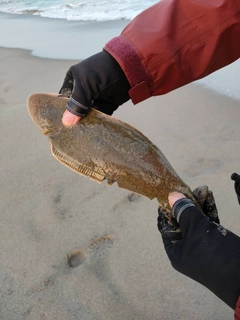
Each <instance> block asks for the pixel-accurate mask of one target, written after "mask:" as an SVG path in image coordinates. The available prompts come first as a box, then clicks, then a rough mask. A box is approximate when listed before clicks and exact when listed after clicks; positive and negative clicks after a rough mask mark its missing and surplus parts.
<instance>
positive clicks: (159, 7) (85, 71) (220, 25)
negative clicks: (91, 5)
mask: <svg viewBox="0 0 240 320" xmlns="http://www.w3.org/2000/svg"><path fill="white" fill-rule="evenodd" d="M239 37H240V3H239V1H238V0H162V1H160V2H158V3H157V4H155V5H154V6H152V7H150V8H148V9H147V10H144V11H143V12H142V13H141V14H139V15H138V16H136V17H135V18H134V19H133V20H132V21H131V22H130V23H129V24H128V25H127V26H126V28H125V29H124V30H123V31H122V33H121V35H120V36H119V37H115V38H113V39H112V40H110V41H109V42H108V43H107V44H106V45H105V47H104V50H103V52H105V56H104V59H103V60H102V58H103V53H99V54H97V55H95V56H93V57H90V58H88V59H86V60H84V61H83V62H82V63H80V64H78V65H75V66H73V67H72V68H70V70H69V71H68V73H67V77H66V78H65V81H64V85H63V87H62V88H61V90H64V88H66V86H67V85H68V84H69V83H68V79H70V82H71V83H70V87H71V90H73V91H72V96H71V98H70V101H69V105H68V107H67V109H68V111H67V114H68V115H69V112H71V113H72V115H75V117H82V116H84V115H86V114H87V111H88V110H89V108H90V107H92V106H94V104H97V103H96V99H99V100H101V101H102V105H101V106H100V107H99V110H102V109H103V112H105V111H104V110H106V109H108V110H111V111H110V112H113V111H114V110H115V109H116V108H117V107H118V106H119V105H120V104H122V103H124V102H126V101H127V100H128V99H129V98H131V100H132V102H133V103H134V104H136V103H139V102H141V101H143V100H145V99H147V98H149V97H151V96H156V95H161V94H165V93H167V92H170V91H172V90H174V89H176V88H179V87H181V86H183V85H186V84H188V83H190V82H192V81H195V80H197V79H200V78H202V77H205V76H207V75H208V74H210V73H212V72H214V71H216V70H218V69H220V68H222V67H224V66H226V65H228V64H230V63H232V62H233V61H235V60H236V59H238V58H239V57H240V45H239ZM107 52H108V54H109V55H108V56H107V55H106V54H107ZM110 56H111V57H112V60H111V59H110ZM105 59H106V61H105ZM115 71H116V72H117V74H118V75H117V76H116V77H112V74H114V75H116V72H115ZM120 74H121V76H120V78H121V79H124V81H123V82H121V81H119V75H120ZM112 84H113V85H112ZM109 85H110V86H109ZM96 89H97V90H96ZM105 89H107V90H105ZM71 90H70V91H71ZM120 91H121V92H120ZM121 96H122V97H123V98H122V99H120V101H118V99H119V97H121ZM92 101H93V102H94V103H93V104H92ZM109 103H110V104H113V108H111V106H109V105H108V106H107V107H104V104H106V105H107V104H109ZM73 119H74V116H73V117H72V119H71V121H70V122H69V123H68V124H71V122H72V121H74V120H73ZM78 120H79V118H78ZM63 122H64V121H63ZM64 124H67V122H65V123H64Z"/></svg>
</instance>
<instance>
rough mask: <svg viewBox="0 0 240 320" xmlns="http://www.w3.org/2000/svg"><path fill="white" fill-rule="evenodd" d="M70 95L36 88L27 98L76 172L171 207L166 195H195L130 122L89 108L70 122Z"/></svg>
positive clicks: (45, 131) (56, 153) (57, 151)
mask: <svg viewBox="0 0 240 320" xmlns="http://www.w3.org/2000/svg"><path fill="white" fill-rule="evenodd" d="M67 102H68V98H66V97H63V96H62V95H58V94H47V93H35V94H32V95H30V96H29V97H28V111H29V114H30V116H31V118H32V120H33V122H34V123H35V124H36V125H37V126H38V127H39V128H40V130H41V132H42V133H43V134H44V135H46V136H47V137H48V139H49V141H50V146H51V151H52V154H53V156H54V157H55V158H56V159H57V160H58V161H59V162H61V163H62V164H64V165H66V166H67V167H69V168H70V169H72V170H74V171H75V172H77V173H79V174H80V175H83V176H85V177H89V178H90V179H92V180H94V181H96V182H98V183H101V182H102V181H103V180H107V182H108V184H109V185H112V184H113V183H114V182H117V184H118V186H119V187H120V188H124V189H127V190H130V191H132V192H134V193H138V194H141V195H143V196H146V197H148V198H150V199H154V198H156V199H157V200H158V202H159V204H160V206H162V207H164V208H166V209H167V210H168V211H170V208H169V206H168V194H169V193H170V192H172V191H179V192H182V193H183V194H184V195H185V196H186V197H188V198H190V199H192V200H193V201H194V202H195V203H196V200H195V198H194V196H193V194H192V192H191V189H190V188H189V187H188V186H187V185H186V184H185V183H184V182H183V180H182V179H181V178H180V177H179V176H178V174H177V173H176V171H175V170H174V169H173V167H172V166H171V164H170V163H169V161H168V160H167V159H166V157H165V156H164V154H163V153H162V152H161V150H160V149H159V148H158V147H157V146H155V145H154V144H153V143H152V142H151V141H150V140H149V139H148V138H147V137H145V136H144V135H143V134H142V133H141V132H140V131H138V130H137V129H135V128H134V127H132V126H130V125H129V124H127V123H125V122H123V121H120V120H118V119H116V118H114V117H112V116H108V115H106V114H104V113H102V112H100V111H97V110H95V109H91V110H90V111H89V113H88V114H87V116H86V117H84V118H82V119H81V120H80V121H79V122H78V123H77V124H75V125H73V126H70V127H66V126H64V125H63V124H62V121H61V119H62V115H63V113H64V111H65V110H66V105H67Z"/></svg>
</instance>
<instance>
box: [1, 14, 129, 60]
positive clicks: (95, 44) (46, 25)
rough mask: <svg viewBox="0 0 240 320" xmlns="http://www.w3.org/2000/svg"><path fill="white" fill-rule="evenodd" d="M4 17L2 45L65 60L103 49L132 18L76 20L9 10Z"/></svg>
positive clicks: (79, 57) (77, 58)
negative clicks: (12, 12)
mask: <svg viewBox="0 0 240 320" xmlns="http://www.w3.org/2000/svg"><path fill="white" fill-rule="evenodd" d="M0 20H1V21H2V23H3V25H4V28H1V30H0V46H1V47H6V48H21V49H26V50H31V51H32V55H34V56H39V57H42V58H51V59H64V60H66V59H67V60H82V59H85V58H87V57H88V56H90V55H93V54H95V53H97V52H99V51H101V50H102V48H103V46H104V45H105V43H106V42H107V41H109V40H110V39H112V38H113V37H115V36H118V35H119V34H120V32H121V31H122V29H123V28H124V27H125V26H126V25H127V23H128V20H117V21H99V22H97V21H73V20H64V19H51V18H44V17H40V16H33V15H27V14H21V15H16V14H8V13H0ZM16 30H17V34H16ZM85 44H86V45H85Z"/></svg>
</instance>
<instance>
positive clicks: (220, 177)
mask: <svg viewBox="0 0 240 320" xmlns="http://www.w3.org/2000/svg"><path fill="white" fill-rule="evenodd" d="M5 18H6V21H9V19H8V18H7V16H6V15H5ZM19 19H20V18H19ZM46 23H47V22H46ZM49 27H50V28H51V26H49ZM71 28H72V29H73V30H74V28H73V26H72V27H71ZM65 31H66V29H65ZM1 32H3V31H1ZM6 32H8V31H7V30H6ZM74 32H75V33H76V30H75V31H74ZM92 32H93V31H92ZM5 36H6V35H5ZM6 38H7V36H6ZM110 38H111V37H110ZM16 39H17V35H16ZM29 39H30V38H29ZM5 40H6V41H5ZM5 40H4V39H3V40H2V39H1V41H2V42H1V41H0V46H2V47H1V48H0V61H1V65H0V145H1V149H0V165H1V171H0V184H1V189H0V190H1V202H0V216H1V218H0V243H1V249H0V265H1V268H0V319H1V320H25V319H27V320H28V319H31V320H40V319H46V320H76V319H78V320H110V319H114V320H170V319H179V320H200V319H201V320H203V319H204V320H209V319H211V320H219V319H223V320H230V319H233V311H232V310H231V309H230V308H229V307H228V306H226V305H225V304H224V303H223V302H221V301H220V300H219V299H218V298H217V297H216V296H214V295H213V294H212V293H211V292H209V291H208V290H207V289H206V288H204V287H203V286H201V285H200V284H198V283H196V282H194V281H192V280H191V279H188V278H187V277H185V276H183V275H181V274H179V273H177V272H176V271H175V270H174V269H173V268H172V266H171V264H170V262H169V260H168V258H167V256H166V253H165V251H164V248H163V244H162V240H161V236H160V234H159V232H158V229H157V206H158V205H157V201H156V200H153V201H150V200H149V199H148V198H145V197H143V196H132V195H131V193H130V192H129V191H126V190H123V189H120V188H118V187H117V185H113V186H112V187H109V186H107V184H106V183H103V184H101V185H100V184H97V183H96V182H93V181H91V180H89V179H87V178H84V177H82V176H80V175H78V174H76V173H74V172H72V171H71V170H69V169H68V168H67V167H65V166H63V165H61V164H60V163H59V162H57V161H56V160H55V159H54V158H53V157H52V155H51V152H50V148H49V142H48V141H47V139H46V137H44V136H43V135H42V134H41V133H40V131H39V130H38V128H37V127H36V126H35V124H34V123H33V122H32V121H31V119H30V117H29V115H28V112H27V107H26V102H27V97H28V95H29V94H31V93H34V92H58V90H59V88H60V87H61V84H62V81H63V78H64V76H65V73H66V71H67V70H68V68H69V67H70V66H71V65H73V64H75V63H77V62H78V61H79V60H78V59H77V58H74V60H69V59H68V60H63V59H60V58H59V57H57V58H58V59H53V58H52V57H51V59H47V58H40V57H37V56H33V55H32V54H31V51H28V50H23V49H17V47H21V44H20V43H18V44H17V45H16V47H15V48H13V47H14V46H13V45H11V44H10V43H8V44H7V39H5ZM4 41H5V42H4ZM12 41H13V40H12ZM45 41H46V44H47V45H48V46H49V47H50V46H51V41H50V42H49V39H47V38H46V39H45ZM3 42H4V43H3ZM87 44H88V43H87ZM87 44H86V47H87ZM97 45H98V44H97ZM4 46H6V47H7V46H9V47H10V48H5V47H4ZM90 46H91V41H90V40H89V47H90ZM23 47H24V46H23ZM24 48H25V47H24ZM80 49H81V48H80V47H79V46H78V50H79V51H80ZM93 49H95V48H93ZM54 50H55V52H57V51H58V49H56V48H55V49H54ZM59 50H61V48H60V49H59ZM99 50H101V47H99ZM99 50H98V51H99ZM96 52H97V51H96ZM79 58H81V57H79ZM238 80H239V79H238ZM239 82H240V81H239ZM114 117H116V118H119V119H121V120H123V121H125V122H127V123H129V124H131V125H133V126H134V127H136V128H137V129H138V130H140V131H142V132H143V133H144V134H145V135H146V136H147V137H148V138H149V139H150V140H151V141H152V142H154V143H155V144H156V145H157V146H158V147H159V148H160V149H161V150H162V151H163V153H164V154H165V156H166V157H167V158H168V160H169V161H170V163H171V164H172V165H173V167H174V168H175V170H176V171H177V172H178V174H179V175H180V176H181V177H182V178H183V180H184V181H185V182H186V183H187V184H188V185H189V186H190V187H191V188H192V189H194V188H195V187H197V186H199V185H202V184H207V185H208V186H209V188H210V189H211V190H213V192H214V195H215V198H216V202H217V206H218V208H219V215H220V219H221V223H222V225H224V226H225V227H226V228H228V229H230V230H231V231H233V232H235V233H236V234H238V235H240V220H239V205H238V203H237V199H236V195H235V193H234V188H233V182H232V181H231V180H230V176H231V174H232V173H233V172H238V173H239V155H240V152H239V137H240V126H239V120H240V101H239V100H237V99H235V100H234V99H232V98H229V97H227V96H224V95H220V94H218V93H216V92H214V91H212V90H210V89H207V88H205V87H203V86H201V85H199V84H196V83H193V84H190V85H188V86H186V87H183V88H180V89H178V90H176V91H174V92H171V93H169V94H168V95H165V96H161V97H156V98H151V99H149V100H147V101H145V102H142V103H141V104H139V105H136V106H134V105H133V104H132V103H131V102H128V103H126V104H125V105H123V106H121V107H120V108H119V109H118V110H117V111H116V112H115V113H114ZM93 239H95V240H93ZM76 250H84V253H85V260H84V259H83V261H80V262H79V263H80V265H78V266H77V267H74V268H72V267H70V266H69V265H68V261H67V256H68V255H70V254H72V253H73V252H75V251H76ZM219 267H221V266H219Z"/></svg>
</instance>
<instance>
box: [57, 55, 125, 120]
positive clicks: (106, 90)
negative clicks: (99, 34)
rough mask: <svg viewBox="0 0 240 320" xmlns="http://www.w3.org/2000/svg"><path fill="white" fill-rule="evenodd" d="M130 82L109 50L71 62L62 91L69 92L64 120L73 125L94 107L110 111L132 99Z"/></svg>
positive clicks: (106, 111)
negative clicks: (73, 63) (129, 93)
mask: <svg viewBox="0 0 240 320" xmlns="http://www.w3.org/2000/svg"><path fill="white" fill-rule="evenodd" d="M129 89H130V84H129V82H128V80H127V78H126V76H125V74H124V73H123V71H122V69H121V68H120V66H119V64H118V63H117V62H116V60H115V59H114V58H113V57H112V56H111V55H110V54H109V53H107V52H106V51H102V52H99V53H97V54H95V55H93V56H91V57H89V58H87V59H85V60H83V61H81V62H80V63H78V64H76V65H74V66H72V67H71V68H70V69H69V70H68V72H67V74H66V77H65V79H64V82H63V85H62V87H61V89H60V91H59V93H60V94H63V95H65V96H68V97H69V96H70V99H69V102H68V105H67V111H66V112H65V114H64V116H63V124H65V125H72V124H74V123H76V122H77V121H78V120H80V119H81V117H84V116H85V115H86V114H87V112H88V110H89V109H90V108H91V107H93V108H95V109H97V110H100V111H102V112H104V113H106V114H108V115H111V114H112V113H113V112H114V111H115V110H116V109H117V108H118V106H119V105H121V104H123V103H124V102H126V101H128V100H129V99H130V97H129V95H128V91H129Z"/></svg>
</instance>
